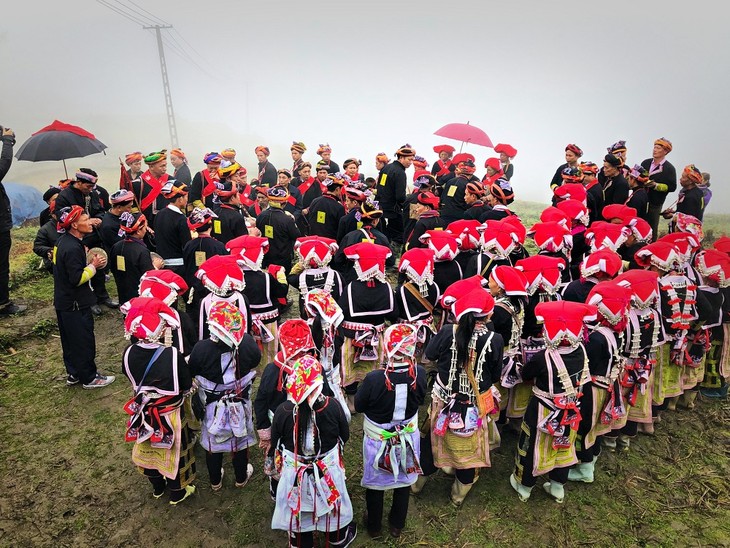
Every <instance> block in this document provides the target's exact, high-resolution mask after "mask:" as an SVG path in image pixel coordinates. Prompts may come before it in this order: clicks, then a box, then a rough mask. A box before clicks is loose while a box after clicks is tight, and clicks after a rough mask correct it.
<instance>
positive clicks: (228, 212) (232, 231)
mask: <svg viewBox="0 0 730 548" xmlns="http://www.w3.org/2000/svg"><path fill="white" fill-rule="evenodd" d="M235 165H238V164H235ZM215 192H216V194H217V195H218V199H219V200H220V201H221V204H220V207H219V208H218V218H217V219H213V225H212V226H213V234H212V235H213V237H214V238H215V239H216V240H218V241H219V242H221V243H223V244H226V243H228V242H229V241H230V240H232V239H233V238H237V237H238V236H243V235H244V234H248V227H247V225H246V219H250V220H251V222H253V219H252V218H251V217H249V215H248V211H246V213H245V214H244V212H243V209H242V207H241V199H240V195H239V193H238V186H237V185H235V184H234V183H233V181H232V180H230V179H226V180H224V181H223V182H222V183H221V185H220V186H219V187H218V188H217V189H216V191H215Z"/></svg>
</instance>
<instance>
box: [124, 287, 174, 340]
mask: <svg viewBox="0 0 730 548" xmlns="http://www.w3.org/2000/svg"><path fill="white" fill-rule="evenodd" d="M126 304H127V306H126V307H125V312H126V314H127V316H126V317H125V318H124V336H125V337H126V338H127V339H129V338H131V337H136V338H137V339H140V340H144V341H149V342H157V341H158V340H160V337H162V335H163V334H164V332H165V328H166V327H168V326H169V327H172V328H177V327H180V322H179V320H178V317H177V314H176V313H175V311H173V310H172V309H171V308H170V307H169V306H167V305H166V304H165V303H164V302H162V301H161V300H160V299H154V298H149V297H135V298H133V299H132V300H130V301H129V302H128V303H126Z"/></svg>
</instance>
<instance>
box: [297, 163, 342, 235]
mask: <svg viewBox="0 0 730 548" xmlns="http://www.w3.org/2000/svg"><path fill="white" fill-rule="evenodd" d="M323 184H324V186H325V188H326V192H325V193H324V194H323V195H322V196H320V197H318V198H315V199H314V201H312V203H311V205H310V206H309V208H307V209H305V210H304V212H306V215H307V221H308V224H309V234H310V235H311V236H324V237H325V238H332V239H333V240H334V239H336V238H337V229H338V227H339V226H340V219H342V217H344V216H345V206H343V205H342V203H341V202H340V195H341V191H342V184H343V180H342V179H339V178H336V177H333V176H329V177H327V178H326V179H325V181H324V183H323Z"/></svg>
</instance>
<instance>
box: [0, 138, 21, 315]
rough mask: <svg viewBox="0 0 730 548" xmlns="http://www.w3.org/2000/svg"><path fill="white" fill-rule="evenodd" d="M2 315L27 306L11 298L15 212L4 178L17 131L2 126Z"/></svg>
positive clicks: (0, 190) (0, 250)
mask: <svg viewBox="0 0 730 548" xmlns="http://www.w3.org/2000/svg"><path fill="white" fill-rule="evenodd" d="M0 141H2V152H0V316H9V315H10V314H18V313H20V312H23V311H24V310H25V309H26V308H27V307H26V306H24V305H17V304H15V303H13V301H11V300H10V246H11V244H12V241H11V238H10V229H11V228H13V214H12V211H11V208H10V198H9V197H8V193H7V192H5V187H4V186H3V184H2V180H3V179H4V178H5V175H6V174H7V173H8V171H9V170H10V164H12V163H13V146H14V145H15V132H14V131H13V130H12V129H10V128H9V127H6V128H4V127H3V126H0Z"/></svg>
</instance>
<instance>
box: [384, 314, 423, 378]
mask: <svg viewBox="0 0 730 548" xmlns="http://www.w3.org/2000/svg"><path fill="white" fill-rule="evenodd" d="M417 345H418V328H417V327H416V326H415V325H411V324H409V323H395V324H393V325H391V326H390V327H389V328H388V329H386V330H385V333H384V335H383V346H384V347H385V355H386V356H387V358H388V359H387V361H386V363H385V367H384V369H385V386H386V388H387V389H388V390H392V389H393V383H392V382H391V381H390V376H389V373H391V372H392V371H396V370H399V371H403V370H404V366H402V365H400V366H399V365H398V364H408V366H407V367H408V376H409V377H410V378H411V386H412V387H413V388H415V387H416V377H417V374H416V367H415V364H416V358H415V354H416V346H417Z"/></svg>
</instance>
